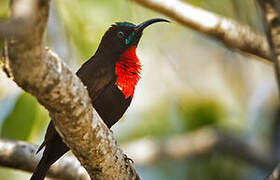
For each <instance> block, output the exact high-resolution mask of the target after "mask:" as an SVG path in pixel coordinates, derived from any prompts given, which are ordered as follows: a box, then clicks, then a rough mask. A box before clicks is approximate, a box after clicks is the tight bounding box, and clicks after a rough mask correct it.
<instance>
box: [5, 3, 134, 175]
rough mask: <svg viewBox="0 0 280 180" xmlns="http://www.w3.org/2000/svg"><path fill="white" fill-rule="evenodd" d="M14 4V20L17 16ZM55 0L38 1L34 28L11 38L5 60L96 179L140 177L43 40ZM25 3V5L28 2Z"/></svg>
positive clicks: (80, 86) (77, 83)
mask: <svg viewBox="0 0 280 180" xmlns="http://www.w3.org/2000/svg"><path fill="white" fill-rule="evenodd" d="M20 1H21V0H13V1H12V3H11V17H10V18H12V19H13V18H15V17H16V15H17V8H15V7H16V5H17V3H18V2H20ZM49 1H50V0H38V1H34V2H36V6H37V8H34V9H33V10H34V12H33V14H35V16H34V25H33V26H32V27H30V28H31V29H30V32H32V33H26V34H25V35H24V36H22V37H21V38H18V37H13V38H10V39H9V40H8V43H7V47H8V49H7V50H8V59H7V60H5V61H4V63H5V65H7V66H6V67H7V70H8V71H9V73H10V74H11V76H12V78H13V79H14V81H15V82H16V83H17V84H18V85H19V86H20V87H21V88H22V89H24V90H25V91H26V92H29V93H31V94H32V95H34V96H35V97H36V98H37V100H38V101H39V102H40V103H41V104H42V105H43V106H45V107H46V108H47V109H48V111H49V113H50V116H51V118H52V120H53V122H54V124H55V126H56V128H57V130H58V132H59V134H60V135H61V137H62V139H63V140H64V142H65V143H66V144H67V145H68V146H69V147H70V149H71V150H72V152H73V153H74V154H75V156H76V157H77V158H78V159H79V161H80V162H81V164H82V165H83V166H84V167H85V169H86V170H87V172H88V174H89V175H90V177H91V179H107V180H111V179H115V177H118V178H119V179H132V180H133V179H139V177H138V175H137V173H136V171H135V170H134V168H133V167H132V166H131V164H130V162H128V161H125V158H124V156H123V152H122V150H121V149H120V148H119V146H118V145H117V142H116V141H115V139H114V138H113V136H112V134H111V132H110V131H109V129H108V128H107V127H106V125H105V124H104V123H103V121H102V119H101V118H100V117H99V116H98V114H97V113H96V111H95V110H94V109H93V108H92V106H91V100H90V98H89V96H88V92H87V90H86V88H84V86H83V84H82V82H81V81H80V80H79V78H78V77H77V76H76V75H75V74H74V73H73V72H72V71H70V70H69V68H68V67H67V66H66V65H65V64H64V63H63V62H62V61H60V60H59V59H58V57H57V56H56V55H55V54H54V53H52V52H51V51H50V50H48V49H47V50H45V49H44V47H43V43H42V41H43V40H42V39H43V34H44V31H45V28H46V23H47V18H48V11H49ZM24 2H25V1H24Z"/></svg>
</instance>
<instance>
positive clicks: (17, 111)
mask: <svg viewBox="0 0 280 180" xmlns="http://www.w3.org/2000/svg"><path fill="white" fill-rule="evenodd" d="M35 117H36V100H35V99H34V98H33V97H32V96H31V95H29V94H25V93H24V94H22V95H20V96H19V98H18V99H17V102H16V104H15V107H14V109H13V111H12V112H11V113H10V114H9V115H8V117H7V118H6V119H5V120H4V123H3V125H2V129H1V137H5V138H11V139H19V140H27V139H28V137H29V136H30V133H31V130H32V127H33V125H34V124H35V123H34V122H35Z"/></svg>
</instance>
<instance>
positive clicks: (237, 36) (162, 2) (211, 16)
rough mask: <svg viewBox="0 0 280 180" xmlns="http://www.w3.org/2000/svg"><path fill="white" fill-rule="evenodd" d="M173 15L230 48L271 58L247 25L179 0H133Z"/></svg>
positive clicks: (260, 40)
mask: <svg viewBox="0 0 280 180" xmlns="http://www.w3.org/2000/svg"><path fill="white" fill-rule="evenodd" d="M133 1H135V2H137V3H139V4H141V5H143V6H145V7H147V8H150V9H153V10H155V11H158V12H160V13H162V14H164V15H166V16H168V17H170V18H173V19H174V20H176V21H177V22H179V23H181V24H182V25H184V26H186V27H189V28H192V29H193V30H195V31H197V32H201V33H203V34H205V35H208V36H209V37H214V38H215V39H217V40H219V41H221V42H222V43H223V44H224V45H225V46H227V47H228V48H230V49H237V50H239V51H241V52H245V53H249V54H253V55H256V56H259V57H262V58H265V59H266V60H268V61H271V58H270V51H269V46H268V44H267V42H266V39H265V37H264V36H263V35H261V34H260V33H258V32H256V31H253V30H252V29H251V28H249V27H248V26H247V25H243V24H240V23H238V22H236V21H234V20H231V19H229V18H225V17H222V16H220V15H217V14H215V13H212V12H208V11H206V10H203V9H201V8H198V7H194V6H191V5H189V4H187V3H185V2H181V1H179V0H133Z"/></svg>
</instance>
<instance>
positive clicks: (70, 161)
mask: <svg viewBox="0 0 280 180" xmlns="http://www.w3.org/2000/svg"><path fill="white" fill-rule="evenodd" d="M37 148H38V147H37V146H34V145H31V144H28V143H25V142H22V141H13V140H8V139H0V165H1V166H5V167H10V168H15V169H20V170H24V171H28V172H33V170H34V169H35V167H36V165H37V164H38V163H39V160H40V159H41V157H42V153H38V154H37V155H34V153H35V152H36V150H37ZM47 176H48V177H52V178H55V179H65V180H77V179H78V180H89V176H88V174H87V172H86V170H85V169H84V168H83V167H82V166H81V165H80V163H79V161H77V159H76V158H74V157H73V156H71V155H65V156H63V158H61V159H60V160H59V161H58V162H56V163H55V164H54V165H53V166H51V168H50V170H49V171H48V175H47Z"/></svg>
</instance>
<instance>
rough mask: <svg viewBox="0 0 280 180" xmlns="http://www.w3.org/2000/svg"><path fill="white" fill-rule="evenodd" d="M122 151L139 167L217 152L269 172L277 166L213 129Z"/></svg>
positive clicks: (147, 141) (134, 144)
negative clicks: (166, 160) (160, 161)
mask: <svg viewBox="0 0 280 180" xmlns="http://www.w3.org/2000/svg"><path fill="white" fill-rule="evenodd" d="M123 149H124V151H125V152H126V153H127V155H128V156H129V157H131V158H133V159H134V160H135V162H136V164H137V165H145V164H150V163H153V162H156V161H158V160H160V159H163V158H164V159H175V160H176V159H177V160H178V159H183V158H189V157H193V156H197V155H203V154H209V153H211V152H217V151H218V152H222V153H225V154H227V155H231V156H233V157H236V158H239V159H241V160H243V161H245V162H247V163H249V164H251V165H253V166H258V167H260V168H262V169H267V170H270V169H272V168H273V167H274V166H275V165H276V160H275V158H274V157H270V156H268V155H266V154H265V153H263V152H261V150H260V149H259V148H258V147H254V146H252V145H249V144H248V143H247V142H245V141H243V140H241V139H239V138H237V137H235V136H233V135H231V134H229V133H225V132H223V131H219V130H214V129H212V128H203V129H200V130H197V131H195V132H192V133H187V134H180V135H177V136H172V137H170V138H168V139H165V140H163V141H159V140H156V139H149V138H146V139H141V140H137V141H134V142H132V143H128V144H126V145H124V146H123Z"/></svg>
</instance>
